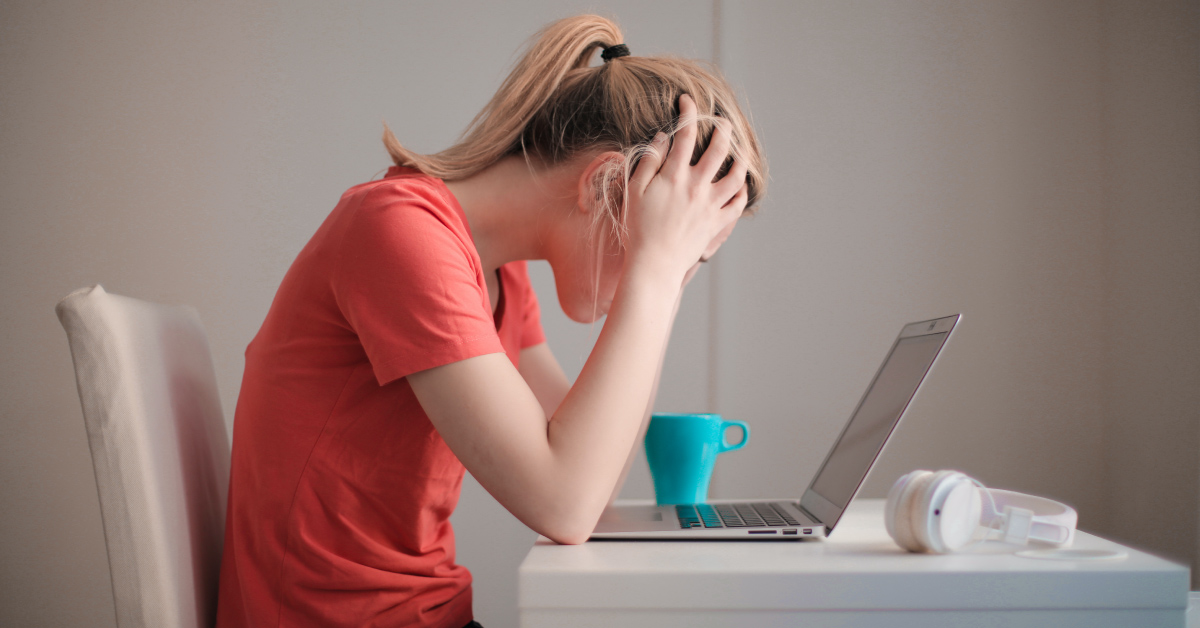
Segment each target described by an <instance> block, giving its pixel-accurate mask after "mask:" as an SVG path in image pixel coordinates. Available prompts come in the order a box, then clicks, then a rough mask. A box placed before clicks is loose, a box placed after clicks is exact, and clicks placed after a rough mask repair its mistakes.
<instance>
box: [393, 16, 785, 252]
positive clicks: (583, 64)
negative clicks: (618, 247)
mask: <svg viewBox="0 0 1200 628" xmlns="http://www.w3.org/2000/svg"><path fill="white" fill-rule="evenodd" d="M624 43H625V42H624V37H623V36H622V35H621V31H620V29H619V28H618V27H617V25H616V24H614V23H613V22H612V21H610V20H607V19H605V18H602V17H599V16H595V15H581V16H577V17H570V18H566V19H562V20H559V21H557V22H554V23H552V24H550V25H549V26H547V27H545V28H544V29H542V30H541V31H540V32H539V33H538V34H537V35H535V36H534V38H533V39H532V45H531V46H530V48H529V50H528V51H527V52H526V53H525V55H524V56H523V57H522V58H521V60H520V61H519V62H518V63H517V65H516V67H515V68H513V70H512V73H510V74H509V75H508V78H506V79H505V80H504V83H503V84H502V85H501V86H500V89H499V90H498V91H497V92H496V94H495V95H494V96H492V99H491V100H490V101H489V102H488V104H487V105H486V106H485V107H484V108H483V110H482V111H480V112H479V114H478V115H476V116H475V119H474V120H472V121H471V124H470V125H469V126H468V127H467V130H466V131H465V132H464V133H463V136H462V138H461V139H460V140H459V141H458V143H456V144H455V145H453V146H451V147H450V148H447V149H446V150H443V151H442V152H440V153H435V154H431V155H422V154H418V153H414V152H413V151H410V150H408V149H406V148H404V147H403V146H402V145H401V144H400V142H399V141H398V140H397V139H396V136H395V135H393V134H392V131H391V129H389V128H387V125H386V124H385V125H384V132H383V143H384V146H385V147H386V148H387V151H388V153H389V154H391V156H392V160H393V161H394V162H395V163H396V165H398V166H406V167H409V168H415V169H417V170H420V171H421V172H423V173H425V174H427V175H429V176H432V177H437V178H440V179H445V180H448V181H453V180H458V179H464V178H466V177H469V176H471V175H473V174H475V173H477V172H479V171H481V170H483V169H485V168H487V167H488V166H491V165H492V164H494V163H496V162H497V161H499V160H501V159H503V158H504V157H506V156H509V155H524V156H525V157H527V158H529V157H534V158H537V159H539V160H541V162H542V163H544V164H557V163H561V162H562V161H564V160H567V159H570V158H571V157H573V156H575V155H577V154H579V153H580V152H583V151H587V150H596V149H599V150H612V151H615V152H619V153H622V154H623V155H624V156H625V159H624V160H623V163H621V164H616V165H615V169H609V170H608V171H607V172H605V173H602V176H601V177H600V180H598V181H597V182H596V185H597V199H598V200H599V202H600V204H602V205H603V206H604V208H603V209H604V211H603V212H598V215H606V216H607V217H608V218H609V220H610V224H611V225H612V226H613V227H614V228H615V229H616V233H617V234H618V237H619V235H620V231H621V230H622V229H621V227H622V223H623V221H622V220H621V213H622V207H623V206H624V202H623V198H624V196H623V192H624V183H625V182H627V181H628V179H629V174H630V171H631V170H632V167H633V165H634V164H635V163H636V161H637V159H638V158H639V156H640V155H642V154H644V153H645V151H646V150H649V142H650V140H651V139H652V138H653V137H654V135H655V134H656V133H658V132H660V131H661V132H664V133H666V134H668V135H673V134H674V132H675V131H676V130H678V127H679V109H678V100H679V96H680V95H681V94H685V93H686V94H688V95H690V96H691V97H692V99H693V100H694V101H695V102H696V107H697V110H698V114H699V115H698V120H697V131H698V134H697V135H698V137H697V142H696V148H695V153H694V156H693V161H694V160H695V159H696V158H698V157H699V155H701V154H703V152H704V150H705V149H706V148H707V147H708V143H709V141H710V140H711V138H712V133H713V131H714V130H715V128H716V120H717V119H718V118H724V119H725V120H727V121H729V122H730V123H731V129H732V135H733V139H732V147H731V155H730V156H729V158H727V159H726V163H725V166H724V167H723V168H722V170H721V172H720V173H719V175H718V176H723V175H724V173H725V172H726V171H727V170H728V168H729V167H730V166H731V165H732V163H733V161H734V159H737V160H738V161H740V162H741V163H743V164H745V165H746V167H747V174H746V182H747V183H748V185H749V196H748V199H747V203H746V208H747V209H746V213H747V214H750V213H752V212H753V208H754V207H755V205H756V203H757V202H758V201H759V200H760V199H761V197H762V195H763V193H764V192H765V189H766V161H765V159H764V158H763V155H762V151H761V149H760V148H759V145H758V140H757V138H756V137H755V134H754V130H753V128H752V127H751V126H750V123H749V120H747V118H746V117H745V115H743V114H742V111H741V109H740V107H739V106H738V103H737V98H736V97H735V96H734V94H733V90H731V89H730V88H729V85H728V84H727V83H726V82H725V80H724V78H723V77H721V76H720V74H719V72H717V71H716V70H714V69H711V68H706V67H704V65H703V64H701V63H698V62H696V61H691V60H685V59H678V58H673V57H639V56H636V55H630V56H615V55H613V56H611V58H608V59H606V60H605V62H604V63H603V64H601V65H598V66H592V65H590V62H591V60H592V57H594V56H595V52H596V50H597V49H598V48H609V47H612V46H617V45H619V44H624Z"/></svg>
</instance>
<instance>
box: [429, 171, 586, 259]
mask: <svg viewBox="0 0 1200 628" xmlns="http://www.w3.org/2000/svg"><path fill="white" fill-rule="evenodd" d="M572 165H573V164H571V163H568V164H563V165H562V166H555V167H551V168H536V169H535V168H534V167H533V166H532V165H530V164H528V163H527V162H526V160H525V158H524V157H523V156H520V155H514V156H509V157H505V158H504V159H501V160H500V161H498V162H496V163H494V164H492V165H491V166H489V167H487V168H485V169H483V170H481V171H479V172H477V173H475V174H473V175H471V176H470V177H467V178H465V179H459V180H456V181H447V182H446V187H447V188H449V189H450V192H451V193H452V194H454V197H455V198H456V199H457V200H458V203H459V205H460V206H461V207H462V209H463V213H465V214H466V216H467V225H468V226H469V227H470V229H471V238H472V239H474V241H475V248H476V250H477V251H478V252H479V259H480V261H481V262H482V263H483V272H484V276H487V277H490V276H494V274H495V271H496V269H497V268H499V267H500V266H503V265H504V264H507V263H509V262H512V261H515V260H527V259H545V257H546V254H545V250H546V245H547V244H548V242H549V239H550V238H553V237H554V233H553V232H554V231H555V225H556V224H557V223H558V222H559V221H560V219H561V217H562V216H563V215H564V214H566V213H568V212H570V210H571V209H572V208H573V207H574V206H575V201H576V198H577V196H578V193H577V190H578V176H579V173H578V172H575V171H576V170H577V169H576V168H573V167H572Z"/></svg>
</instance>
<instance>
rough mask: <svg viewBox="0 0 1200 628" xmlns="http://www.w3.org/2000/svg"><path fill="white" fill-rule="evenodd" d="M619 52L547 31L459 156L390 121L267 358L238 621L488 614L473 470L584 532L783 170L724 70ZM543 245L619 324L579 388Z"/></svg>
mask: <svg viewBox="0 0 1200 628" xmlns="http://www.w3.org/2000/svg"><path fill="white" fill-rule="evenodd" d="M621 42H622V37H621V33H620V31H619V30H618V29H617V27H616V25H614V24H613V23H611V22H609V21H608V20H605V19H602V18H598V17H594V16H582V17H576V18H569V19H566V20H562V21H560V22H557V23H554V24H552V25H550V26H549V27H547V28H546V29H545V30H544V31H543V32H542V33H540V35H539V36H538V37H537V39H536V40H535V42H534V43H533V45H532V47H531V48H530V50H529V51H528V52H527V53H526V55H525V56H524V58H523V59H522V60H521V61H520V62H519V63H518V65H517V67H516V68H515V69H514V70H513V72H512V74H511V75H510V76H509V77H508V79H507V80H506V81H505V82H504V84H503V85H502V86H501V88H500V90H499V92H497V94H496V95H495V97H493V98H492V100H491V102H490V103H488V105H487V106H486V107H485V108H484V110H483V111H482V112H481V113H480V114H479V115H478V116H477V117H476V119H475V121H474V122H473V123H472V125H471V127H470V129H469V130H468V132H467V133H466V135H465V136H464V138H463V139H462V141H460V142H459V143H458V144H456V145H455V146H453V147H451V148H449V149H447V150H445V151H443V152H441V153H438V154H436V155H418V154H415V153H413V152H411V151H409V150H407V149H405V148H404V147H403V146H402V145H401V144H400V143H399V142H398V141H397V140H396V138H395V137H394V136H393V135H392V134H391V132H390V131H389V130H386V129H385V133H384V143H385V145H386V146H387V148H388V150H389V152H390V153H391V155H392V157H393V159H394V161H395V163H396V167H394V168H392V169H390V170H389V171H388V173H387V176H386V177H385V178H384V179H382V180H380V181H373V182H370V183H365V184H362V185H359V186H356V187H354V188H351V189H350V190H349V191H348V192H346V194H345V195H344V196H343V197H342V199H341V202H340V203H339V204H338V206H337V207H336V208H335V209H334V210H333V212H332V213H331V214H330V215H329V217H328V218H327V219H326V221H325V222H324V224H322V225H321V227H320V229H319V230H318V231H317V233H316V235H314V236H313V238H312V240H311V241H310V242H309V243H308V244H307V246H305V248H304V250H303V251H301V253H300V255H299V256H298V257H297V259H296V261H295V262H294V263H293V265H292V267H291V268H290V270H289V271H288V273H287V275H286V276H285V277H284V279H283V282H282V283H281V285H280V287H279V292H278V293H277V295H276V297H275V300H274V302H273V303H272V305H271V309H270V311H269V313H268V314H267V318H266V320H265V321H264V323H263V327H262V329H261V330H260V331H259V333H258V335H257V336H256V337H255V338H254V340H253V341H252V342H251V343H250V345H249V347H248V348H247V350H246V371H245V376H244V379H243V384H242V390H241V394H240V396H239V398H238V406H237V412H236V416H235V421H234V438H233V469H232V476H231V482H230V491H229V510H228V520H227V526H226V537H225V554H224V562H223V564H222V572H221V588H220V597H219V600H220V601H219V606H220V608H219V621H218V623H219V625H220V626H223V627H235V626H253V627H259V626H317V625H319V626H409V625H420V626H447V627H452V628H458V627H459V626H464V625H468V624H469V623H470V622H472V621H473V620H472V614H471V596H470V581H471V580H470V574H469V573H468V572H467V570H466V569H465V568H463V567H461V566H459V565H456V564H455V562H454V536H453V531H452V530H451V528H450V524H449V517H450V514H451V512H452V511H453V509H454V505H455V503H456V502H457V500H458V494H459V488H460V484H461V481H462V477H463V470H464V466H465V468H467V469H470V470H471V474H472V475H473V476H474V477H475V478H477V479H478V480H479V482H480V483H481V484H482V485H483V486H484V487H485V488H486V489H487V490H488V491H489V492H491V494H492V495H493V496H495V498H496V499H497V500H498V501H499V502H500V503H501V504H503V505H504V506H505V507H506V508H508V510H510V511H511V512H512V513H513V514H514V515H515V516H516V517H517V518H519V519H520V520H521V521H522V522H524V523H525V524H526V525H528V526H529V527H530V528H532V529H533V530H535V531H537V532H539V533H541V534H544V535H546V536H547V537H549V538H551V539H554V540H555V541H558V542H560V543H581V542H583V541H585V540H586V539H587V537H588V534H589V533H590V532H591V530H592V528H593V526H594V525H595V523H596V520H597V519H598V517H599V516H600V512H601V510H603V508H604V507H605V505H607V504H608V503H609V502H610V501H611V498H612V496H613V495H615V494H616V493H617V492H618V491H619V489H620V484H621V481H622V480H623V477H624V473H625V471H626V470H627V469H628V461H629V460H630V458H631V452H632V451H633V448H634V445H635V443H636V442H637V441H638V439H639V431H640V429H642V428H643V427H644V424H645V418H646V417H647V416H648V413H649V408H650V406H651V403H652V399H653V394H654V389H655V387H656V385H657V373H658V369H659V368H660V366H661V364H662V358H663V354H664V351H665V350H666V344H667V337H668V335H669V331H670V326H671V321H672V320H673V318H674V315H675V308H676V307H677V306H678V302H679V297H680V294H681V291H682V289H683V286H684V285H685V284H686V283H687V280H688V279H689V278H690V277H691V275H692V274H693V273H694V272H695V270H696V268H697V266H698V264H699V263H700V262H702V261H704V260H706V259H708V257H710V256H711V255H712V254H713V253H715V252H716V250H717V248H718V247H719V246H720V245H721V243H722V242H723V241H724V240H725V238H726V237H728V236H729V234H730V232H731V231H732V230H733V227H734V224H735V222H736V220H737V219H738V217H739V216H741V215H743V213H744V210H745V209H746V208H748V207H753V206H754V204H755V201H756V200H757V199H758V198H759V197H760V195H761V193H762V191H763V182H764V166H763V162H762V157H761V155H760V153H759V150H758V145H757V142H756V140H755V138H754V135H753V132H752V131H751V129H750V127H749V125H748V124H747V122H746V120H745V118H744V117H743V116H742V114H741V112H740V111H739V110H738V107H737V103H736V100H735V99H734V97H733V95H732V93H731V91H730V90H729V88H728V86H727V85H726V84H725V83H724V82H723V80H722V79H720V78H718V77H715V76H713V75H712V74H710V73H708V72H706V71H705V70H704V69H702V68H701V67H699V66H698V65H697V64H695V63H693V62H689V61H684V60H678V59H670V58H641V57H637V56H632V55H629V54H628V50H627V49H626V48H625V46H623V45H621ZM597 49H602V55H601V56H602V58H603V63H602V64H600V65H598V66H590V65H589V61H590V60H591V59H592V57H593V56H594V55H595V52H596V50H597ZM528 259H546V260H548V261H549V262H550V265H551V267H552V268H553V270H554V276H555V282H556V285H557V291H558V299H559V304H560V305H561V306H562V308H563V310H564V311H565V312H566V313H567V314H568V315H569V316H570V317H571V318H572V319H574V320H577V321H581V322H588V321H594V320H596V319H597V318H598V317H600V316H602V315H605V314H607V315H608V319H607V321H606V322H605V324H604V327H603V330H602V331H601V333H600V334H599V336H598V338H597V341H596V344H595V348H594V349H593V350H592V353H591V355H590V356H589V358H588V360H587V363H586V365H585V366H584V368H583V371H582V372H581V373H580V375H579V378H578V379H577V380H576V381H575V383H574V385H571V384H570V383H569V382H568V381H567V379H566V377H565V376H564V375H563V372H562V369H561V368H559V366H558V364H557V362H555V360H554V357H553V356H552V354H551V353H550V350H549V349H548V348H547V347H546V344H545V339H544V337H543V335H542V332H541V327H540V323H539V314H538V304H537V300H536V298H535V296H534V293H533V290H532V288H531V287H530V285H529V278H528V276H527V274H526V271H525V265H524V264H525V262H524V260H528Z"/></svg>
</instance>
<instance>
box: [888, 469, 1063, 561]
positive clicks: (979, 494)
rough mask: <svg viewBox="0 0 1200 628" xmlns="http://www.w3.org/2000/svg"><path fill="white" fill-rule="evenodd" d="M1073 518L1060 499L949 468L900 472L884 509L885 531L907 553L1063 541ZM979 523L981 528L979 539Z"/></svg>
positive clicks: (1061, 544)
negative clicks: (990, 483)
mask: <svg viewBox="0 0 1200 628" xmlns="http://www.w3.org/2000/svg"><path fill="white" fill-rule="evenodd" d="M1078 519H1079V515H1078V513H1076V512H1075V509H1074V508H1071V507H1070V506H1068V505H1066V504H1063V503H1061V502H1056V501H1054V500H1051V499H1046V498H1045V497H1037V496H1035V495H1026V494H1024V493H1017V492H1015V491H1003V490H993V489H989V488H987V487H986V486H984V485H983V484H981V483H980V482H979V481H978V480H976V479H974V478H971V477H970V476H968V475H966V474H964V473H961V472H959V471H949V470H947V471H937V472H934V471H924V470H917V471H913V472H911V473H906V474H904V475H903V476H901V477H900V478H899V479H897V480H896V483H895V484H894V485H893V486H892V489H891V490H890V491H888V497H887V506H886V509H885V511H884V522H885V524H886V525H887V531H888V534H889V535H891V537H892V539H894V540H895V541H896V543H897V544H899V545H900V546H901V547H903V548H904V549H907V550H908V551H910V552H938V553H946V552H952V551H954V550H956V549H960V548H962V547H966V546H967V545H970V544H971V542H972V539H975V542H978V541H983V540H988V539H1000V540H1003V541H1005V542H1007V543H1015V544H1022V545H1023V544H1025V543H1028V542H1029V541H1038V542H1042V543H1049V544H1051V545H1057V546H1067V545H1070V544H1071V543H1072V542H1073V541H1074V540H1075V525H1076V523H1077V522H1078ZM981 528H982V529H985V530H986V532H984V534H983V535H982V538H979V536H980V535H979V531H980V529H981Z"/></svg>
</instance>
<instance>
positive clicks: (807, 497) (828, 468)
mask: <svg viewBox="0 0 1200 628" xmlns="http://www.w3.org/2000/svg"><path fill="white" fill-rule="evenodd" d="M960 316H961V315H960V314H955V315H954V316H947V317H944V318H937V319H934V320H929V321H921V322H917V323H909V324H908V325H905V326H904V329H902V330H900V336H899V337H897V338H896V342H895V343H894V344H892V350H891V351H890V352H889V353H888V356H887V359H885V360H884V361H883V366H881V367H879V371H878V372H876V373H875V379H873V380H871V385H870V386H869V387H868V388H867V392H866V394H864V395H863V398H862V400H861V401H859V402H858V407H857V408H855V410H854V414H852V415H850V420H849V421H848V422H846V427H845V428H843V429H842V434H841V435H840V436H838V439H837V442H836V443H835V444H834V446H833V449H831V450H830V452H829V455H828V456H826V457H825V462H824V463H822V464H821V468H820V470H819V471H817V475H816V477H814V478H813V481H812V484H810V485H809V487H808V490H807V491H805V492H804V497H803V498H801V500H800V506H801V507H802V508H803V509H804V510H806V511H808V514H810V515H812V516H813V518H814V519H816V520H817V522H818V523H821V524H823V525H824V526H825V528H826V530H827V531H830V530H832V529H833V526H835V525H837V522H838V519H840V518H841V517H842V512H843V511H845V510H846V505H847V504H849V503H850V500H851V499H853V498H854V494H855V493H857V492H858V489H859V487H860V486H862V482H863V480H864V479H866V477H867V472H869V471H870V470H871V465H873V464H875V459H876V458H878V457H879V452H880V451H882V450H883V445H884V443H886V442H887V440H888V437H889V436H891V434H892V430H894V429H896V425H897V424H898V423H900V417H902V416H904V411H905V410H906V409H908V405H909V403H910V402H912V399H913V397H914V396H916V394H917V389H918V388H920V386H921V382H923V381H925V375H926V374H928V373H929V370H930V368H932V367H933V363H934V361H935V360H936V359H937V356H938V354H939V353H940V352H941V350H942V347H943V346H945V345H946V339H947V338H949V337H950V332H951V331H953V329H954V325H955V324H956V323H957V322H958V319H959V317H960Z"/></svg>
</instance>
